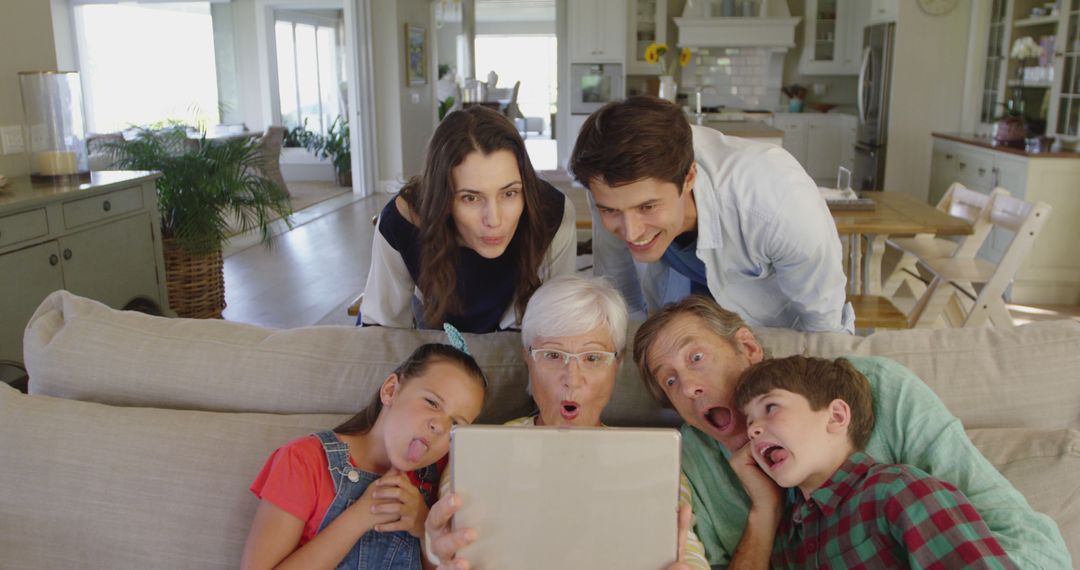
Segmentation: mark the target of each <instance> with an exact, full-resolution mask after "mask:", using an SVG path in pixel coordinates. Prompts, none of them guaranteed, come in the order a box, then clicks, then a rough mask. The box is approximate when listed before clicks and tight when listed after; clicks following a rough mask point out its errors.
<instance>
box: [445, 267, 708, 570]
mask: <svg viewBox="0 0 1080 570" xmlns="http://www.w3.org/2000/svg"><path fill="white" fill-rule="evenodd" d="M626 326H627V310H626V303H625V302H624V301H623V298H622V295H621V294H620V293H619V292H618V291H616V290H615V288H614V287H613V286H612V285H611V284H610V283H609V282H608V281H606V280H605V279H603V278H599V277H598V278H584V277H578V276H573V275H564V276H560V277H556V278H555V279H552V280H550V281H548V282H546V283H544V284H543V285H541V286H540V288H539V289H537V290H536V292H535V293H533V296H532V297H531V298H530V299H529V304H528V306H527V307H526V309H525V316H524V318H523V319H522V322H521V340H522V344H523V356H524V358H525V362H526V363H527V365H528V369H529V386H528V390H529V393H530V394H531V395H532V397H533V400H535V402H536V408H537V410H536V413H534V414H532V415H529V416H525V417H523V418H518V419H515V420H511V421H509V422H507V425H520V426H563V427H568V426H578V427H601V426H603V423H601V421H600V415H601V413H602V412H603V410H604V407H605V406H607V404H608V402H610V401H611V394H612V391H613V390H614V388H615V377H616V374H617V373H618V370H619V363H620V362H621V361H622V358H623V352H624V349H625V348H626ZM449 472H450V470H449V469H447V470H446V473H449ZM449 488H450V485H449V480H448V478H447V477H445V476H444V478H443V481H442V483H441V484H440V493H439V494H440V497H441V498H440V499H439V501H438V502H437V503H436V504H435V505H434V506H433V507H432V508H431V511H430V513H429V514H428V518H427V524H426V525H425V531H426V532H425V551H426V552H427V554H428V557H429V559H431V561H432V562H436V563H437V564H439V568H440V569H448V570H449V569H453V570H464V569H467V568H469V567H470V565H469V562H468V561H467V560H464V559H461V558H458V557H456V553H457V551H458V550H460V549H461V548H462V547H464V546H465V545H467V544H469V543H471V542H473V541H474V540H476V533H475V531H474V530H473V529H457V530H454V531H451V525H450V521H451V519H452V517H453V514H454V513H455V512H457V510H458V509H459V508H460V506H461V501H460V500H459V499H458V497H457V496H456V495H454V494H452V493H449V492H448V491H449ZM679 503H680V505H681V508H680V513H679V526H680V536H686V540H685V542H684V546H683V548H682V551H681V554H680V556H679V559H678V560H676V561H674V562H673V563H672V564H671V565H670V566H668V569H669V570H677V569H687V568H695V569H698V568H700V569H707V568H708V567H709V566H708V564H707V563H706V562H705V557H704V549H703V548H702V545H701V542H700V541H699V540H698V539H697V537H696V536H694V535H693V533H692V532H691V531H690V530H689V526H690V523H689V521H690V507H689V505H690V488H689V485H688V483H687V481H686V479H685V477H684V478H683V479H682V481H681V484H680V487H679ZM512 523H513V521H507V524H512ZM437 561H438V562H437Z"/></svg>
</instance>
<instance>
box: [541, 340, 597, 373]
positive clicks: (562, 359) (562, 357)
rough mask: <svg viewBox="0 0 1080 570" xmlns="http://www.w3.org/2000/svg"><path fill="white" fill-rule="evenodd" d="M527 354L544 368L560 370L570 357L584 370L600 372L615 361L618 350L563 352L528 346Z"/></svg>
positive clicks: (567, 363)
mask: <svg viewBox="0 0 1080 570" xmlns="http://www.w3.org/2000/svg"><path fill="white" fill-rule="evenodd" d="M529 355H530V356H532V359H533V361H534V362H536V364H537V365H539V366H540V367H541V368H543V369H545V370H551V371H554V370H562V369H563V368H564V367H566V366H569V365H570V359H571V358H575V359H577V362H578V366H579V367H581V369H582V370H583V371H585V372H600V371H602V370H606V369H607V368H608V367H609V366H611V363H612V362H615V357H616V356H618V355H619V353H618V352H606V351H603V350H589V351H586V352H565V351H562V350H556V349H554V348H533V347H531V346H530V347H529Z"/></svg>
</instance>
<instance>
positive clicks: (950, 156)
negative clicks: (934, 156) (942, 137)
mask: <svg viewBox="0 0 1080 570" xmlns="http://www.w3.org/2000/svg"><path fill="white" fill-rule="evenodd" d="M952 158H953V156H952V155H951V154H946V155H945V160H952Z"/></svg>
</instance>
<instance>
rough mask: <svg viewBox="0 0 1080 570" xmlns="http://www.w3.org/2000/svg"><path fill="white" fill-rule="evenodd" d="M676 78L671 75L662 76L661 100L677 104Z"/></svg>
mask: <svg viewBox="0 0 1080 570" xmlns="http://www.w3.org/2000/svg"><path fill="white" fill-rule="evenodd" d="M675 90H676V85H675V77H673V76H671V75H661V76H660V98H661V99H667V100H668V101H671V102H672V103H674V102H675Z"/></svg>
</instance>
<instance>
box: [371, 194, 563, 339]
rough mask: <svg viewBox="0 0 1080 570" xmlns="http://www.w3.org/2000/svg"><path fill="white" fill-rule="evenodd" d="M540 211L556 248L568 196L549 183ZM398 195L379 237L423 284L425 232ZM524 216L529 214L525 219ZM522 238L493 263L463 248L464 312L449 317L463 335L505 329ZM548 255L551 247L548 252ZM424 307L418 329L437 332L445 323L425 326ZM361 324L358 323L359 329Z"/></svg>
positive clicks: (418, 307)
mask: <svg viewBox="0 0 1080 570" xmlns="http://www.w3.org/2000/svg"><path fill="white" fill-rule="evenodd" d="M539 194H540V209H541V213H540V215H541V220H542V222H543V231H542V235H541V237H542V239H543V240H544V243H546V244H548V246H550V244H551V241H552V239H554V237H555V233H556V232H557V231H558V230H559V226H560V224H561V223H562V218H563V209H564V208H565V202H566V198H565V197H564V196H563V194H562V192H559V191H558V190H557V189H555V187H553V186H551V185H550V184H548V183H547V182H544V181H542V180H541V181H540V192H539ZM396 199H397V196H396V195H395V196H394V198H393V199H391V200H390V202H389V203H387V204H386V206H385V207H383V210H382V213H380V214H379V232H380V233H381V234H382V236H383V237H384V238H386V242H387V243H388V244H390V247H392V248H394V250H395V251H397V252H398V253H399V254H400V255H401V259H402V260H403V261H404V262H405V267H406V268H407V269H408V270H409V275H411V276H412V279H413V282H414V283H419V282H420V261H421V260H420V229H419V228H417V227H416V226H414V225H412V223H411V222H409V221H408V220H406V219H405V217H404V216H402V215H401V212H399V211H398V209H397V206H396V205H395V204H394V201H395V200H396ZM522 215H524V214H522ZM519 238H520V235H519V234H517V233H516V232H515V235H514V237H513V239H511V240H510V244H509V245H508V246H507V248H506V251H504V252H503V254H502V255H500V256H499V257H496V258H494V259H488V258H486V257H483V256H481V255H480V254H478V253H476V251H475V250H473V249H471V248H468V247H464V246H459V247H458V262H457V268H456V269H457V271H456V274H457V289H456V291H455V293H456V294H457V296H458V299H460V300H461V306H462V307H464V309H465V310H464V313H462V314H451V313H448V314H447V315H446V316H445V320H446V322H448V323H450V324H452V325H454V326H455V327H457V329H458V330H460V331H461V332H469V333H488V332H494V331H497V330H499V322H500V321H501V320H502V316H503V313H505V312H506V310H507V308H508V307H510V304H511V303H513V302H514V291H515V290H516V288H517V283H518V275H519V271H520V267H519V266H520V257H521V256H520V255H518V250H519V243H518V242H519ZM545 250H546V248H545ZM423 315H424V307H423V305H422V304H420V302H419V301H418V300H417V299H415V298H414V300H413V317H414V318H415V319H416V326H417V328H437V327H441V326H442V324H441V323H437V324H432V323H425V322H424V320H423ZM359 322H360V321H359V319H358V320H357V323H358V324H359Z"/></svg>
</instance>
